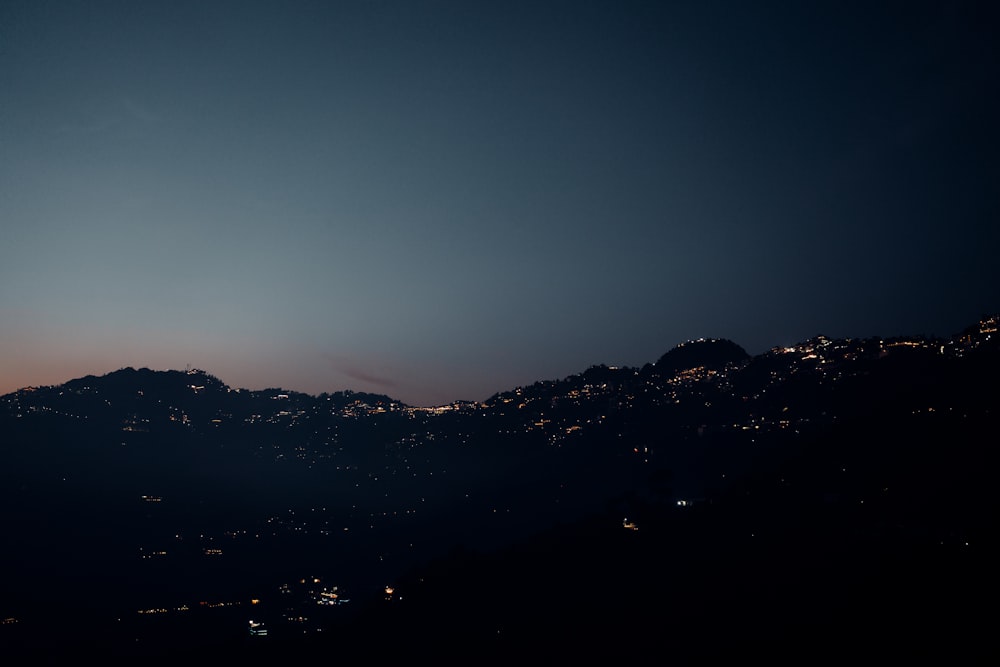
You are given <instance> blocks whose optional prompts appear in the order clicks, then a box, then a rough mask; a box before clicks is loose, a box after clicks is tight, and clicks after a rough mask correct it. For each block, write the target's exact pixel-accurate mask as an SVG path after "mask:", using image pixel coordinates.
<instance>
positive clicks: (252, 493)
mask: <svg viewBox="0 0 1000 667" xmlns="http://www.w3.org/2000/svg"><path fill="white" fill-rule="evenodd" d="M997 323H998V318H997V317H996V316H988V317H983V318H982V319H981V320H980V321H979V322H978V323H976V324H974V325H972V326H970V327H968V328H966V329H964V330H963V331H961V332H959V333H958V334H956V335H955V336H953V337H951V338H948V339H926V338H923V337H908V336H898V337H894V338H877V337H871V338H865V339H829V338H826V337H823V336H818V337H815V338H813V339H810V340H807V341H802V342H801V343H798V344H796V345H793V346H789V347H780V348H774V349H772V350H770V351H768V352H766V353H764V354H760V355H756V356H753V357H751V356H749V355H747V354H746V352H745V351H744V350H742V348H740V347H739V346H738V345H736V344H735V343H733V342H731V341H728V340H724V339H720V340H707V341H694V342H689V343H686V344H684V345H679V346H677V347H675V348H674V349H672V350H670V351H668V352H667V353H666V354H664V355H663V356H662V357H661V358H660V359H659V360H657V362H656V363H655V364H647V365H646V366H645V367H643V368H627V367H610V366H604V365H597V366H592V367H590V368H589V369H586V370H585V371H583V372H581V373H579V374H576V375H572V376H569V377H566V378H563V379H560V380H546V381H539V382H536V383H534V384H532V385H528V386H523V387H516V388H513V389H511V390H508V391H503V392H500V393H497V394H495V395H494V396H492V397H490V398H489V399H487V400H486V401H482V402H456V403H454V404H451V405H446V406H438V407H436V408H415V407H411V406H407V405H404V404H403V403H401V402H399V401H396V400H394V399H392V398H391V397H388V396H383V395H376V394H365V393H355V392H337V393H335V394H322V395H320V396H311V395H308V394H303V393H297V392H294V391H289V390H284V389H280V388H272V389H265V390H254V391H251V390H245V389H235V388H232V387H229V386H228V385H226V384H225V383H224V382H223V381H222V380H220V379H218V378H215V377H213V376H212V375H210V374H208V373H205V372H204V371H200V370H191V371H152V370H149V369H131V368H128V369H120V370H118V371H115V372H112V373H108V374H107V375H104V376H99V377H98V376H88V377H85V378H79V379H76V380H71V381H69V382H67V383H65V384H62V385H57V386H50V387H35V388H25V389H22V390H20V391H17V392H14V393H12V394H8V395H6V396H2V397H0V433H2V434H3V437H2V440H0V443H2V444H0V458H2V461H3V465H2V466H0V521H2V522H3V525H4V526H5V532H4V537H3V544H2V547H3V548H2V551H0V554H2V555H0V560H2V564H3V566H4V569H3V571H5V572H8V573H16V576H7V577H5V578H4V579H2V583H0V618H6V619H8V620H7V621H5V622H4V624H2V625H0V641H2V642H3V643H4V645H5V646H6V647H10V648H9V652H10V654H11V655H18V656H21V657H23V658H25V659H29V658H31V659H33V660H34V661H35V662H39V661H42V662H44V660H43V659H42V658H44V657H50V658H51V659H52V660H53V661H56V660H58V659H59V658H65V657H68V656H78V655H86V654H89V653H96V654H100V655H101V656H102V657H103V659H105V660H107V659H109V658H110V659H115V660H121V661H122V662H133V661H136V660H144V661H148V660H151V659H152V658H154V657H161V658H163V659H164V660H165V661H169V660H171V659H191V658H192V656H201V657H205V656H209V655H214V656H217V657H219V659H222V657H223V656H229V657H230V658H231V657H232V656H234V655H239V656H240V657H241V659H246V660H247V661H254V660H258V659H259V660H260V661H261V662H265V661H272V662H273V661H274V660H276V659H281V658H282V656H285V655H287V654H288V652H289V651H306V650H312V649H315V650H317V651H322V652H323V653H325V654H329V655H336V656H338V657H341V658H343V659H347V658H349V657H352V656H353V657H357V658H360V659H366V658H370V657H371V656H370V652H371V651H372V649H373V647H374V646H377V647H378V651H379V654H380V656H382V657H383V658H386V659H388V658H389V657H390V656H392V655H393V654H394V653H395V654H398V655H396V656H395V657H405V655H407V654H411V653H412V651H414V650H417V649H419V650H420V651H421V654H422V655H426V656H428V657H429V658H433V659H435V660H436V661H438V662H444V663H450V662H456V663H457V662H463V664H464V663H467V662H469V661H472V662H477V663H482V662H489V661H490V660H491V659H493V658H495V659H496V660H497V661H499V660H500V659H506V660H509V659H513V658H514V657H516V656H517V655H520V654H521V652H523V651H526V650H531V651H534V652H535V655H548V656H549V657H551V658H554V659H571V658H579V659H584V658H591V659H592V658H595V657H596V656H603V657H605V658H606V659H616V658H621V657H622V656H623V655H631V656H632V657H635V658H642V657H643V656H648V655H651V654H655V653H656V652H662V653H664V654H665V655H671V656H674V657H675V658H677V659H678V660H680V661H681V662H685V663H687V662H698V661H701V660H704V661H708V662H714V661H717V660H723V659H731V658H733V657H739V656H743V657H745V656H746V655H765V654H766V655H769V656H771V657H772V658H775V659H777V658H781V657H784V658H787V659H788V661H789V662H791V661H795V660H798V661H801V660H803V659H805V660H807V661H809V662H814V661H816V660H817V659H820V658H822V657H823V656H821V655H817V654H816V651H817V650H818V649H817V647H820V646H825V647H829V646H831V644H832V643H833V644H835V645H836V647H839V648H838V649H837V652H838V653H837V654H838V655H841V657H845V656H847V655H849V654H851V652H852V651H856V650H860V648H861V647H862V645H865V646H868V645H871V646H872V647H874V648H873V650H876V651H882V652H884V655H883V657H885V658H887V659H891V658H900V657H907V655H908V656H909V657H916V656H917V655H932V654H934V652H935V651H942V655H941V656H940V657H945V653H944V652H945V649H948V650H953V651H954V650H966V651H969V652H970V654H971V652H972V650H973V649H989V647H988V646H984V644H983V642H982V641H979V640H980V639H981V638H982V637H985V636H988V633H985V629H984V628H982V627H981V625H982V624H981V623H980V619H978V618H977V617H976V616H975V615H974V613H973V612H972V611H971V610H973V609H975V608H976V607H975V605H976V604H978V602H979V601H980V600H981V599H985V598H987V597H988V596H989V595H990V594H991V592H992V590H991V588H990V586H989V585H988V584H987V582H988V581H989V580H990V578H989V565H988V564H989V563H991V562H992V558H993V557H994V556H995V555H996V554H995V553H994V552H993V550H992V549H991V548H990V546H989V545H990V543H991V535H992V525H993V523H994V518H995V516H996V510H997V501H996V499H995V498H994V496H993V494H992V492H991V489H992V484H993V480H992V471H993V470H994V469H995V463H996V460H995V459H996V456H995V454H994V449H995V448H994V447H993V442H994V441H995V438H994V437H993V435H994V434H995V420H996V416H997V415H996V410H997V405H1000V400H998V399H1000V394H998V383H997V378H998V376H1000V346H998V339H997V334H996V328H997ZM914 581H919V586H914V584H913V582H914ZM389 589H391V590H392V592H389ZM255 600H256V602H254V601H255ZM347 600H350V602H347ZM651 603H652V606H651ZM886 618H891V619H894V620H893V622H894V623H897V624H903V627H909V628H910V630H909V631H908V632H911V633H916V634H909V635H907V636H909V637H913V636H920V637H921V638H922V639H923V640H924V642H923V643H922V644H913V645H912V647H911V648H912V651H911V650H910V649H909V648H908V649H906V650H903V648H902V647H901V644H902V643H905V641H906V636H903V635H900V634H898V633H893V632H889V631H887V630H886V629H885V627H884V622H885V619H886ZM250 620H253V621H254V622H255V623H264V625H263V626H255V628H254V629H255V631H256V632H259V628H260V627H266V628H267V629H268V631H269V633H268V635H267V636H266V637H265V636H261V635H260V634H253V635H251V633H250V632H249V629H248V628H249V626H248V623H249V621H250ZM980 632H982V633H983V634H979V633H980ZM390 637H391V638H392V639H391V641H388V638H390ZM331 638H333V639H331ZM457 638H463V639H462V640H461V641H459V639H457ZM956 646H959V647H960V648H956ZM42 647H44V648H45V654H46V655H41V654H39V651H41V650H42ZM470 647H471V648H470ZM961 647H964V648H961ZM470 651H471V652H470ZM823 651H831V652H833V651H834V649H833V648H825V649H823ZM803 652H804V653H803ZM832 654H833V653H831V655H832ZM948 655H951V656H952V657H954V656H953V654H948Z"/></svg>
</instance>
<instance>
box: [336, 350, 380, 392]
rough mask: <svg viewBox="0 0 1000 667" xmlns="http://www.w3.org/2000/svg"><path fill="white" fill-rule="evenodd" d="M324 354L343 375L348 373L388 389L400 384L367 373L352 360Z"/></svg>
mask: <svg viewBox="0 0 1000 667" xmlns="http://www.w3.org/2000/svg"><path fill="white" fill-rule="evenodd" d="M324 356H326V358H327V359H328V360H329V361H330V363H331V365H332V366H333V368H334V370H336V371H337V372H338V373H341V374H342V375H346V376H347V377H349V378H351V379H352V380H357V381H359V382H364V383H365V384H371V385H375V386H376V387H383V388H386V389H394V388H396V387H397V386H398V385H397V384H396V382H395V381H394V380H390V379H389V378H384V377H379V376H377V375H372V374H371V373H367V372H365V371H363V370H361V369H359V368H358V367H357V366H355V365H354V364H351V363H350V362H346V361H344V360H342V359H336V358H334V357H333V356H332V355H329V354H328V355H324Z"/></svg>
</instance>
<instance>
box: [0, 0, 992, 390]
mask: <svg viewBox="0 0 1000 667" xmlns="http://www.w3.org/2000/svg"><path fill="white" fill-rule="evenodd" d="M794 4H798V5H801V6H798V7H789V5H794ZM994 6H995V3H983V4H981V5H976V4H972V3H958V2H952V3H944V2H942V3H928V4H923V3H917V2H899V3H886V4H884V5H880V3H869V2H857V3H852V2H830V3H820V2H811V1H810V2H803V3H788V2H777V3H773V4H772V3H763V2H762V3H758V2H751V3H746V2H729V3H712V2H704V1H697V2H690V3H687V2H681V3H669V2H662V3H660V2H643V3H628V2H621V1H615V2H583V1H580V0H576V1H572V2H538V1H536V2H523V3H522V2H509V1H504V2H468V1H459V2H419V1H417V0H409V1H402V2H388V1H385V2H383V1H378V0H372V1H365V2H332V1H331V2H291V1H275V2H251V1H248V0H241V1H239V2H210V1H206V0H202V1H197V2H185V1H182V0H171V1H169V2H152V1H149V2H135V1H131V0H129V1H124V2H101V1H97V0H95V1H92V2H90V1H88V2H83V1H81V2H46V1H44V0H26V1H21V0H2V2H0V234H2V236H0V393H2V392H7V391H12V390H14V389H17V388H19V387H23V386H28V385H44V384H56V383H60V382H64V381H66V380H69V379H71V378H74V377H79V376H81V375H85V374H88V373H93V374H98V375H100V374H104V373H107V372H110V371H112V370H115V369H117V368H120V367H123V366H134V367H149V368H154V369H170V368H181V369H183V368H185V367H187V366H188V365H190V366H191V367H195V368H202V369H204V370H207V371H208V372H210V373H212V374H214V375H217V376H219V377H220V378H221V379H222V380H223V381H225V382H227V383H228V384H230V385H232V386H237V387H247V388H255V389H256V388H265V387H275V386H281V387H284V388H287V389H293V390H298V391H306V392H309V393H314V394H315V393H320V392H323V391H336V390H340V389H354V390H358V391H376V392H380V393H387V394H389V395H391V396H393V397H395V398H398V399H400V400H403V401H405V402H407V403H410V404H412V405H432V404H440V403H444V402H448V401H451V400H456V399H468V400H479V399H485V398H487V397H488V396H490V395H491V394H493V393H495V392H497V391H503V390H506V389H510V388H512V387H515V386H517V385H521V384H527V383H531V382H533V381H535V380H539V379H556V378H562V377H565V376H567V375H571V374H573V373H577V372H580V371H582V370H585V369H586V368H587V367H589V366H591V365H593V364H598V363H607V364H609V365H630V366H641V365H642V364H644V363H646V362H650V361H655V360H656V358H657V357H659V356H660V355H661V354H662V353H664V352H665V351H667V350H668V349H670V348H671V347H673V346H674V345H676V344H677V343H679V342H681V341H684V340H687V339H691V338H697V337H702V336H705V337H725V338H731V339H733V340H735V341H736V342H737V343H739V344H741V345H743V346H744V347H745V348H746V349H747V350H748V351H749V352H751V353H759V352H762V351H764V350H766V349H768V348H770V347H772V346H774V345H780V344H788V343H793V342H795V341H798V340H802V339H805V338H808V337H810V336H814V335H817V334H820V333H822V334H826V335H828V336H847V337H852V336H869V335H887V336H888V335H895V334H914V333H923V334H927V335H931V334H937V335H950V334H952V333H954V332H955V331H956V330H958V329H960V328H962V327H963V326H965V325H966V324H970V323H971V322H973V321H975V320H976V319H977V318H978V317H979V315H980V314H982V313H984V312H993V311H996V310H997V309H998V308H1000V278H998V273H997V265H998V261H997V260H998V250H1000V224H998V220H1000V218H998V212H1000V194H998V193H1000V166H998V148H1000V140H998V139H1000V132H998V128H997V122H998V120H997V119H998V118H1000V95H998V86H1000V83H998V82H1000V66H998V65H1000V53H998V44H1000V40H998V39H997V37H996V36H997V35H998V34H1000V22H998V20H997V15H996V12H997V10H996V9H994V8H993V7H994Z"/></svg>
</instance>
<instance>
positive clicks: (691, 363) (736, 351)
mask: <svg viewBox="0 0 1000 667" xmlns="http://www.w3.org/2000/svg"><path fill="white" fill-rule="evenodd" d="M749 359H750V355H749V354H747V351H746V350H744V349H743V348H742V347H740V346H739V345H737V344H736V343H734V342H733V341H731V340H726V339H714V338H713V339H702V340H694V341H689V342H687V343H682V344H680V345H678V346H677V347H675V348H673V349H672V350H670V351H669V352H667V353H666V354H664V355H663V356H662V357H660V358H659V359H658V360H657V361H656V364H655V368H656V372H657V373H660V374H661V375H670V374H673V373H677V372H678V371H684V370H688V369H693V368H699V367H701V368H711V369H716V370H718V369H722V368H725V367H726V365H728V364H739V363H742V362H745V361H747V360H749Z"/></svg>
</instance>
